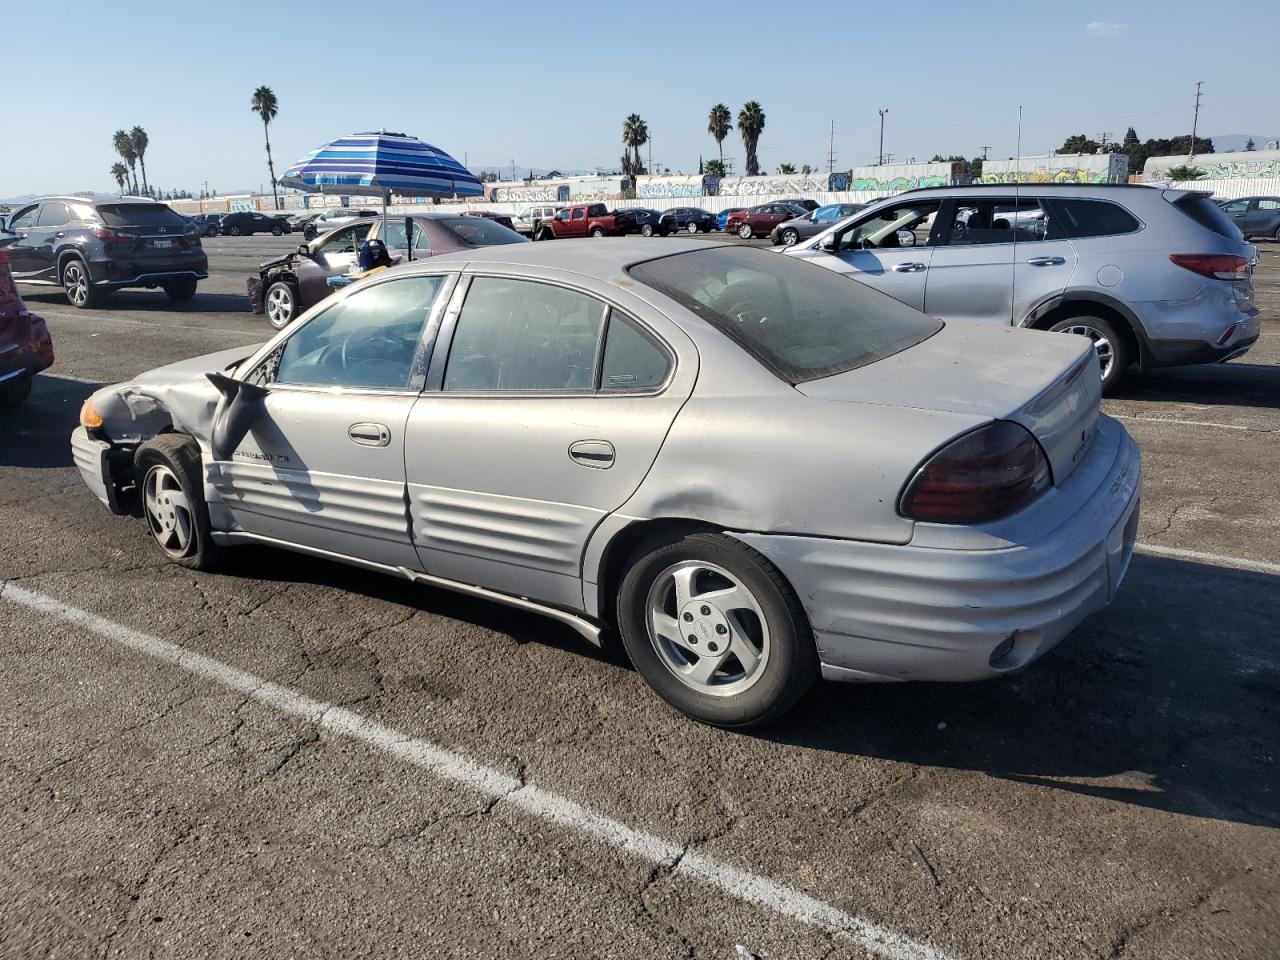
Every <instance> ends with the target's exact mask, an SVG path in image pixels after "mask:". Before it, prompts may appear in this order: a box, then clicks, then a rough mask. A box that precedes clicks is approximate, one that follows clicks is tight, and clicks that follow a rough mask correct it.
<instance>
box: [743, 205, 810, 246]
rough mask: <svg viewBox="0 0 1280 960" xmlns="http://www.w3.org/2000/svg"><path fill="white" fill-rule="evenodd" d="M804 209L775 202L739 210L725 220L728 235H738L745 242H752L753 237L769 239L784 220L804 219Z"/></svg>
mask: <svg viewBox="0 0 1280 960" xmlns="http://www.w3.org/2000/svg"><path fill="white" fill-rule="evenodd" d="M807 212H808V211H806V210H805V209H804V208H803V207H798V206H796V205H794V204H792V203H783V202H781V201H775V202H773V203H762V204H760V205H759V206H756V207H748V208H747V209H745V210H739V211H738V212H737V213H731V214H729V217H728V218H727V219H726V220H725V225H724V228H725V231H726V232H728V233H736V234H737V235H738V236H740V237H741V238H742V239H743V240H750V239H751V238H752V237H767V236H768V235H769V234H770V233H771V232H773V228H774V227H776V226H777V225H778V224H780V223H782V222H783V221H784V220H794V219H796V218H797V217H803V216H804V215H805V213H807Z"/></svg>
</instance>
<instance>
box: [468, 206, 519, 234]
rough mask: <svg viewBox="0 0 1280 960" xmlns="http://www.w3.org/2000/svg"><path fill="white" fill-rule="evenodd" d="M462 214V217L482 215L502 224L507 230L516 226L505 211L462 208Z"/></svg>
mask: <svg viewBox="0 0 1280 960" xmlns="http://www.w3.org/2000/svg"><path fill="white" fill-rule="evenodd" d="M462 215H463V216H464V217H484V218H485V219H486V220H492V221H493V222H494V223H500V224H502V225H503V226H504V227H506V228H507V229H508V230H514V229H515V228H516V225H515V221H514V220H512V219H511V217H510V216H508V215H507V214H505V213H494V212H493V211H492V210H464V211H463V213H462Z"/></svg>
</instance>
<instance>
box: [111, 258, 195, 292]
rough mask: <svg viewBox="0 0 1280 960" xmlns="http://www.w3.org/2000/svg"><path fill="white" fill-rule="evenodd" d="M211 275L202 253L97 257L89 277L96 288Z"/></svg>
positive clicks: (151, 283)
mask: <svg viewBox="0 0 1280 960" xmlns="http://www.w3.org/2000/svg"><path fill="white" fill-rule="evenodd" d="M208 276H209V258H208V257H207V256H206V255H205V254H203V253H201V254H198V255H195V254H192V255H188V256H184V257H175V258H173V259H172V260H162V261H158V260H154V259H153V260H96V261H93V262H91V263H90V264H89V277H90V279H91V280H92V281H93V285H94V286H96V287H145V286H159V285H160V284H162V283H165V282H166V281H169V280H183V279H187V278H194V279H196V280H204V279H207V278H208Z"/></svg>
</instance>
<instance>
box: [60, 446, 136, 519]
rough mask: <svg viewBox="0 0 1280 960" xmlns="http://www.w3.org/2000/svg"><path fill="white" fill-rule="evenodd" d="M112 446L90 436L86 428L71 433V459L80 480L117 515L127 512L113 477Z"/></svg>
mask: <svg viewBox="0 0 1280 960" xmlns="http://www.w3.org/2000/svg"><path fill="white" fill-rule="evenodd" d="M110 456H111V444H109V443H107V442H106V441H105V440H98V439H96V438H95V437H93V436H91V435H90V434H89V430H88V428H86V427H76V428H75V430H74V431H72V433H71V457H72V459H73V460H75V463H76V467H77V468H78V469H79V471H80V479H81V480H83V481H84V484H85V486H86V487H88V488H89V489H90V491H92V493H93V495H94V496H95V497H97V498H98V499H99V500H100V501H102V503H103V504H104V505H105V506H106V507H107V509H108V510H110V511H111V512H112V513H115V514H123V513H125V512H126V511H125V510H124V508H122V507H121V505H120V498H119V495H118V493H117V490H116V484H115V480H114V479H113V478H112V476H111V467H110V462H109V458H110Z"/></svg>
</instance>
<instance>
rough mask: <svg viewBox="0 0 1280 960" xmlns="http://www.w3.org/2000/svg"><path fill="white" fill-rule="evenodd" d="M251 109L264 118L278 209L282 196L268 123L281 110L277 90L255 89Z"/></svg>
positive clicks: (273, 195)
mask: <svg viewBox="0 0 1280 960" xmlns="http://www.w3.org/2000/svg"><path fill="white" fill-rule="evenodd" d="M249 109H250V110H252V111H253V112H254V113H256V114H257V115H258V116H260V117H261V118H262V135H263V136H264V137H265V138H266V140H267V172H268V173H270V174H271V198H272V199H273V200H274V201H275V204H276V209H277V210H279V209H280V197H279V195H277V193H276V167H275V164H274V163H272V162H271V132H270V130H269V129H268V124H270V123H271V121H272V120H274V119H275V118H276V114H277V113H278V112H279V110H280V104H279V102H278V101H277V100H276V95H275V92H274V91H273V90H272V89H271V88H270V87H259V88H258V89H257V90H255V91H253V99H252V100H251V101H250V102H249Z"/></svg>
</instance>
